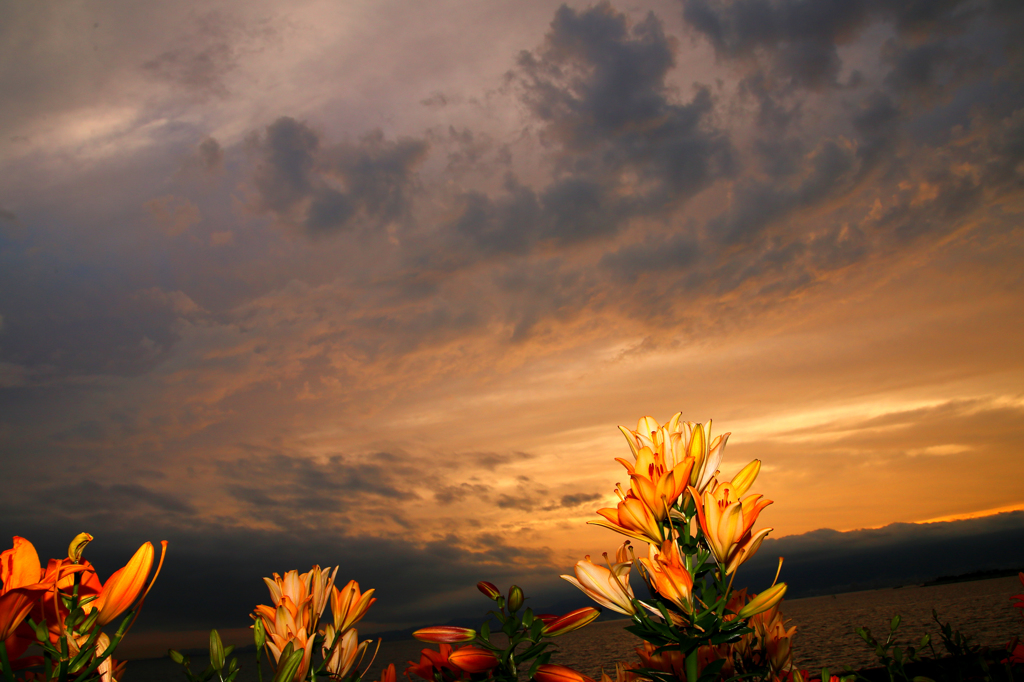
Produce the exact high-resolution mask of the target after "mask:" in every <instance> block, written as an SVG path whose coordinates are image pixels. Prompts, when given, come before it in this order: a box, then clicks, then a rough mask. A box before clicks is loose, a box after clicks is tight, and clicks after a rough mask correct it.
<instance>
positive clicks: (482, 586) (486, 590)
mask: <svg viewBox="0 0 1024 682" xmlns="http://www.w3.org/2000/svg"><path fill="white" fill-rule="evenodd" d="M476 589H478V590H480V591H481V592H482V593H483V594H484V596H485V597H487V598H488V599H493V600H495V601H497V600H498V597H500V596H501V590H499V589H498V587H497V586H496V585H495V584H494V583H489V582H487V581H486V580H481V581H480V582H478V583H477V584H476Z"/></svg>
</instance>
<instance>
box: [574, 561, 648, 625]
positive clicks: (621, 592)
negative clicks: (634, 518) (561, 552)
mask: <svg viewBox="0 0 1024 682" xmlns="http://www.w3.org/2000/svg"><path fill="white" fill-rule="evenodd" d="M626 545H627V543H623V545H622V547H621V548H620V550H619V552H618V553H617V556H616V563H614V564H611V567H610V568H605V567H604V566H598V565H597V564H595V563H594V562H592V561H591V560H590V555H589V554H588V555H587V556H586V558H585V559H583V560H582V561H578V562H576V568H575V573H576V575H575V577H573V576H571V575H563V576H561V577H562V578H563V579H564V580H567V581H569V582H570V583H572V584H573V585H575V586H576V587H578V588H579V589H580V590H582V591H583V593H584V594H586V595H587V596H588V597H590V598H591V599H593V600H594V601H596V602H597V603H598V604H600V605H601V606H604V607H605V608H609V609H611V610H612V611H617V612H619V613H623V614H625V615H627V616H632V615H633V614H635V613H636V609H635V608H634V607H633V599H634V597H633V588H632V587H630V585H629V569H630V568H631V567H632V565H633V562H631V561H623V559H624V558H625V556H626V555H625V551H624V550H625V547H626ZM605 558H607V554H606V555H605Z"/></svg>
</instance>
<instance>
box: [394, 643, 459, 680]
mask: <svg viewBox="0 0 1024 682" xmlns="http://www.w3.org/2000/svg"><path fill="white" fill-rule="evenodd" d="M439 648H440V651H434V650H433V649H424V650H423V651H421V652H420V662H419V663H413V662H412V661H408V663H409V667H408V668H406V669H405V676H406V677H409V675H410V673H411V674H413V675H416V677H419V678H422V679H424V680H426V681H427V682H436V680H437V679H438V677H440V678H441V680H444V681H445V682H451V681H452V680H458V679H462V678H464V677H468V676H467V675H466V674H465V673H464V672H463V671H462V668H459V667H458V666H456V665H454V664H453V663H451V662H450V661H449V660H448V658H449V657H450V656H451V655H452V646H451V645H450V644H442V645H441V646H440V647H439Z"/></svg>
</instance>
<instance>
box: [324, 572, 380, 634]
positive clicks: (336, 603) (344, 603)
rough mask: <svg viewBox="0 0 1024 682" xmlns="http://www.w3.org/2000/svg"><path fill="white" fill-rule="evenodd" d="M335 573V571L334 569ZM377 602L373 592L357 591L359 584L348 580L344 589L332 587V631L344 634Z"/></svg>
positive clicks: (370, 590)
mask: <svg viewBox="0 0 1024 682" xmlns="http://www.w3.org/2000/svg"><path fill="white" fill-rule="evenodd" d="M335 571H337V569H335ZM375 601H377V600H376V599H374V598H373V590H372V589H369V590H367V591H366V592H360V591H359V583H357V582H356V581H355V580H350V581H349V582H348V584H347V585H345V587H343V588H342V589H340V590H339V589H338V588H337V587H334V588H333V589H332V591H331V614H332V615H333V616H334V629H335V630H337V631H338V632H344V631H346V630H348V629H349V628H350V627H352V626H353V625H355V624H356V623H358V622H359V620H360V619H361V618H362V617H363V616H364V615H366V611H367V610H368V609H369V608H370V606H371V605H373V602H375Z"/></svg>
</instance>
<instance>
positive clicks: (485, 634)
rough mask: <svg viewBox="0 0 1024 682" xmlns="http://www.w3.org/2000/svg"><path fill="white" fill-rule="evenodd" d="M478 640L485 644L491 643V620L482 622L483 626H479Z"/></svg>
mask: <svg viewBox="0 0 1024 682" xmlns="http://www.w3.org/2000/svg"><path fill="white" fill-rule="evenodd" d="M480 639H482V640H484V641H485V642H490V641H491V619H490V618H488V619H487V620H485V621H484V624H483V625H481V626H480Z"/></svg>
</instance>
